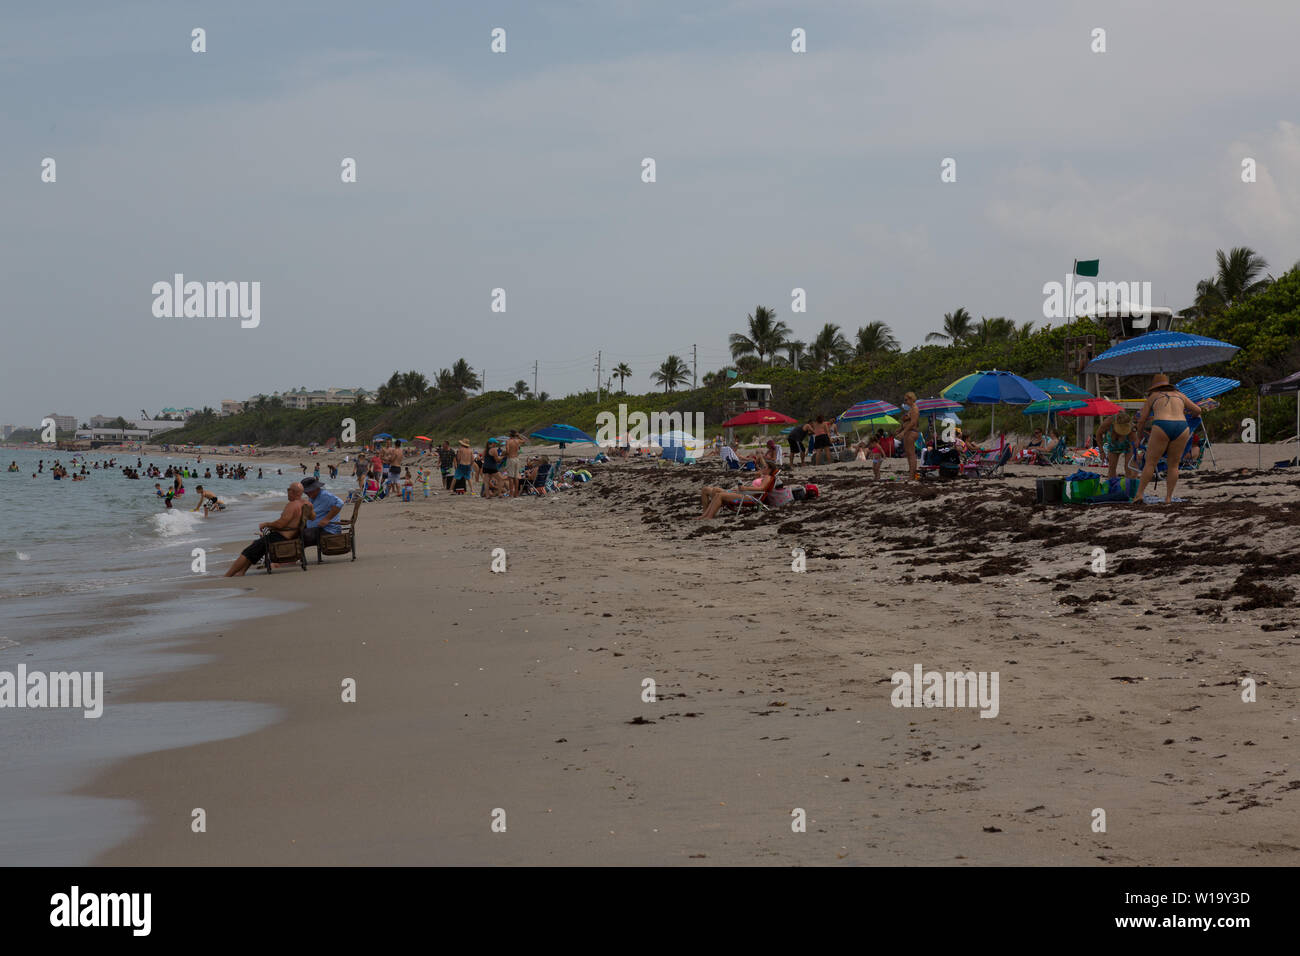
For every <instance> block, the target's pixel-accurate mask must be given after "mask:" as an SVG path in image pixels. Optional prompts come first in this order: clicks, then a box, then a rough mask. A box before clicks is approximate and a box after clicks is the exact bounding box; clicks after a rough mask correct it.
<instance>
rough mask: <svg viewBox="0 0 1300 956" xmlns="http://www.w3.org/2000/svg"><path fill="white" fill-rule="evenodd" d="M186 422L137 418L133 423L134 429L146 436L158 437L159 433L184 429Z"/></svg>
mask: <svg viewBox="0 0 1300 956" xmlns="http://www.w3.org/2000/svg"><path fill="white" fill-rule="evenodd" d="M184 425H185V423H184V422H164V421H158V420H157V419H150V418H137V419H135V421H133V422H131V427H132V428H133V429H136V430H139V431H142V432H144V433H145V434H146V435H156V434H158V433H159V432H165V431H172V430H174V429H177V428H182V427H184Z"/></svg>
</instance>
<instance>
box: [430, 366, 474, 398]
mask: <svg viewBox="0 0 1300 956" xmlns="http://www.w3.org/2000/svg"><path fill="white" fill-rule="evenodd" d="M450 377H451V384H452V389H453V390H455V391H459V392H461V393H462V394H464V393H465V392H472V391H474V390H475V389H477V388H480V387H482V380H481V379H480V378H479V377H478V376H477V375H475V374H474V370H473V369H472V368H470V367H469V363H468V362H466V361H465V360H464V359H463V358H458V359H456V362H455V364H453V365H452V367H451V373H450ZM438 378H439V379H441V378H442V375H441V374H439V376H438ZM439 385H441V381H440V382H439Z"/></svg>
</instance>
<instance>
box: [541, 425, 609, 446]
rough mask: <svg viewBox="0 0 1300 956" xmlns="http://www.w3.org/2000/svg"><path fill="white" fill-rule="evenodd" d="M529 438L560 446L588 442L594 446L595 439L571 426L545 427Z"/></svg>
mask: <svg viewBox="0 0 1300 956" xmlns="http://www.w3.org/2000/svg"><path fill="white" fill-rule="evenodd" d="M528 437H529V438H536V439H537V440H538V441H546V442H554V443H557V444H560V445H572V444H574V443H580V442H588V443H590V444H593V445H594V444H595V443H596V439H594V438H592V437H591V436H590V435H588V434H587V433H586V432H584V431H582V429H580V428H574V427H573V426H572V425H561V424H555V425H547V426H546V427H545V428H539V429H537V431H535V432H532V433H531V434H530V435H529V436H528Z"/></svg>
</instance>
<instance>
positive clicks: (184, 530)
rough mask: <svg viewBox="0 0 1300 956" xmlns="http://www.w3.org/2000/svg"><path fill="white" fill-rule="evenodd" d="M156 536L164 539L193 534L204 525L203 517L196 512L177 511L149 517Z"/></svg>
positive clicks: (172, 510) (161, 512)
mask: <svg viewBox="0 0 1300 956" xmlns="http://www.w3.org/2000/svg"><path fill="white" fill-rule="evenodd" d="M149 521H150V523H151V524H152V525H153V531H154V534H157V535H160V536H161V537H164V538H175V537H179V536H180V535H185V534H193V533H194V532H196V531H198V530H199V528H200V527H202V525H203V516H202V515H200V514H199V513H198V512H196V511H177V510H176V509H170V510H168V511H160V512H158V513H157V514H155V515H150V516H149Z"/></svg>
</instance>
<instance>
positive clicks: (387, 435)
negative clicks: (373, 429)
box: [374, 432, 393, 438]
mask: <svg viewBox="0 0 1300 956" xmlns="http://www.w3.org/2000/svg"><path fill="white" fill-rule="evenodd" d="M374 437H375V438H392V437H393V436H392V435H390V434H388V432H380V433H379V434H378V435H375V436H374Z"/></svg>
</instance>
